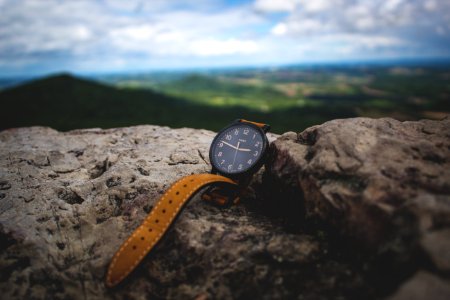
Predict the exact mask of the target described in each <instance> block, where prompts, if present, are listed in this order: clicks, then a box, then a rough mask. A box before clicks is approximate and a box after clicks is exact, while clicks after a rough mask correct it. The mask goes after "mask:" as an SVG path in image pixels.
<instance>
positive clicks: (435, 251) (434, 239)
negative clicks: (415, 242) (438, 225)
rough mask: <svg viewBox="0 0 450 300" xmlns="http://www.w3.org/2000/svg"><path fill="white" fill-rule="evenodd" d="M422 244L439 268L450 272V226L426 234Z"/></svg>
mask: <svg viewBox="0 0 450 300" xmlns="http://www.w3.org/2000/svg"><path fill="white" fill-rule="evenodd" d="M421 245H422V248H423V249H424V250H425V252H426V253H427V254H428V255H429V256H430V259H431V261H432V262H433V264H434V266H435V267H436V268H437V269H439V270H440V271H443V272H447V273H450V228H446V229H443V230H436V231H432V232H430V233H427V234H424V236H423V237H422V239H421Z"/></svg>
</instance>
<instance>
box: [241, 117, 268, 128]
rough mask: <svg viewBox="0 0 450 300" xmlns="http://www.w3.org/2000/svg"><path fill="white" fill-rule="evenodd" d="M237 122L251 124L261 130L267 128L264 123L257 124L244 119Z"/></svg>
mask: <svg viewBox="0 0 450 300" xmlns="http://www.w3.org/2000/svg"><path fill="white" fill-rule="evenodd" d="M239 121H240V122H245V123H251V124H253V125H256V126H258V127H261V128H264V127H265V126H267V124H264V123H258V122H253V121H248V120H244V119H240V120H239Z"/></svg>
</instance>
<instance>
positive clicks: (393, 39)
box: [0, 0, 450, 75]
mask: <svg viewBox="0 0 450 300" xmlns="http://www.w3.org/2000/svg"><path fill="white" fill-rule="evenodd" d="M0 8H1V14H0V69H2V70H4V69H5V68H7V67H8V66H24V65H25V66H26V65H27V64H29V65H31V64H35V65H38V64H42V65H51V64H56V62H55V60H56V59H58V64H59V63H60V62H66V63H67V64H68V65H71V66H74V65H75V66H77V67H80V66H82V67H83V68H89V67H91V68H95V69H97V68H98V69H101V68H103V67H104V68H107V67H108V66H111V65H113V66H123V67H124V68H125V67H126V66H139V67H143V68H144V67H146V66H152V64H154V63H157V64H159V65H160V66H164V65H167V66H174V67H176V66H183V65H194V64H199V65H208V64H218V63H222V64H234V65H236V64H251V63H277V62H278V63H286V62H296V61H298V60H302V59H310V58H312V57H315V58H317V59H321V58H322V59H331V58H337V59H339V58H340V57H343V56H345V55H348V56H358V55H359V56H363V55H369V54H371V55H373V56H376V55H381V56H382V55H383V54H384V53H387V52H388V51H391V52H392V53H397V55H398V56H401V55H403V53H404V49H408V50H409V51H410V52H411V53H416V54H418V55H429V53H443V54H446V55H447V56H450V49H449V47H450V36H449V32H450V2H449V1H439V0H424V1H418V0H373V1H362V0H358V1H357V0H333V1H331V0H256V1H255V2H254V3H243V4H235V5H225V4H224V2H223V1H218V2H214V1H209V0H197V1H195V2H190V3H186V2H185V1H182V0H173V1H166V0H152V1H151V2H150V1H138V0H130V1H121V0H102V1H69V0H40V1H34V0H0ZM414 51H415V52H414ZM433 51H434V52H433ZM11 68H12V67H11ZM0 75H1V74H0Z"/></svg>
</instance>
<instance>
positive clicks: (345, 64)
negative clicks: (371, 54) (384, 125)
mask: <svg viewBox="0 0 450 300" xmlns="http://www.w3.org/2000/svg"><path fill="white" fill-rule="evenodd" d="M366 67H367V68H395V67H405V68H448V67H450V58H436V57H427V58H417V57H414V58H401V59H376V60H375V59H374V60H348V61H320V62H309V63H306V62H304V63H295V62H294V63H286V64H272V65H270V64H267V65H235V66H213V67H208V66H204V67H185V68H182V67H180V68H154V69H151V68H150V69H138V70H121V71H99V72H95V71H92V72H77V71H71V70H64V69H61V70H55V71H50V72H47V73H36V74H30V73H24V74H17V75H9V76H4V75H3V74H0V80H21V81H20V82H23V81H27V80H33V79H39V78H46V77H52V76H59V75H65V74H66V75H71V76H74V77H82V78H87V79H93V78H96V77H102V76H124V75H136V76H139V75H145V74H157V73H175V74H176V73H180V74H196V73H199V74H202V73H208V72H219V73H221V72H227V71H245V70H264V71H266V70H268V69H273V70H277V69H279V70H283V69H287V68H299V69H321V68H325V69H326V68H344V69H346V68H366Z"/></svg>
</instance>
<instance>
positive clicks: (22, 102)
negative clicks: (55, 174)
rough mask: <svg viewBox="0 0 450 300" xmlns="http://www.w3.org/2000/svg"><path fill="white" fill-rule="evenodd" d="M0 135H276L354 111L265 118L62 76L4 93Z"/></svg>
mask: <svg viewBox="0 0 450 300" xmlns="http://www.w3.org/2000/svg"><path fill="white" fill-rule="evenodd" d="M0 103H1V105H2V110H1V113H0V129H6V128H11V127H22V126H32V125H42V126H50V127H53V128H55V129H58V130H70V129H75V128H89V127H102V128H110V127H120V126H130V125H138V124H157V125H167V126H171V127H193V128H206V129H211V130H218V129H220V128H222V127H223V126H224V125H225V124H227V123H229V122H230V121H231V120H234V119H237V118H248V119H252V120H257V121H262V122H267V123H270V124H272V125H273V130H274V131H275V132H278V133H281V132H284V131H288V130H300V129H303V128H306V127H307V126H310V125H314V124H317V123H320V122H324V121H326V120H327V119H332V118H335V117H342V116H349V115H353V113H352V112H351V111H349V110H339V112H338V113H337V112H336V111H333V110H327V111H324V110H318V109H314V108H311V109H309V110H302V109H289V110H278V111H274V112H271V113H265V112H261V111H258V110H252V109H250V108H245V107H241V106H232V107H215V106H210V105H204V104H199V103H193V102H192V101H186V100H184V99H181V98H175V97H170V96H166V95H164V94H161V93H157V92H154V91H152V90H149V89H120V88H116V87H111V86H107V85H103V84H99V83H96V82H92V81H89V80H85V79H80V78H76V77H73V76H71V75H67V74H63V75H57V76H52V77H47V78H43V79H39V80H36V81H33V82H29V83H26V84H24V85H22V86H18V87H14V88H11V89H6V90H3V91H1V92H0Z"/></svg>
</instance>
